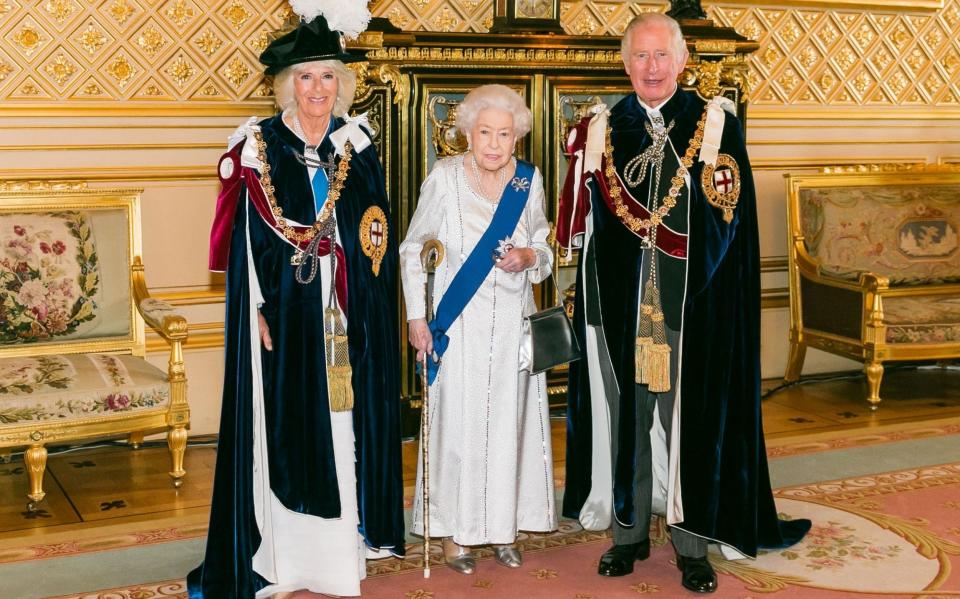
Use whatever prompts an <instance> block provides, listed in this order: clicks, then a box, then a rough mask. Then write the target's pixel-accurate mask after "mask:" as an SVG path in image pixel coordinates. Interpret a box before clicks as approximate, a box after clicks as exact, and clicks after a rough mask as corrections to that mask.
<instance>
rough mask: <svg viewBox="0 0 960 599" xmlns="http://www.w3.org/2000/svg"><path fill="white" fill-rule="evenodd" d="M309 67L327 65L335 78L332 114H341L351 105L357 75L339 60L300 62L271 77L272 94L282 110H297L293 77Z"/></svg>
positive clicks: (355, 88) (345, 112)
mask: <svg viewBox="0 0 960 599" xmlns="http://www.w3.org/2000/svg"><path fill="white" fill-rule="evenodd" d="M309 67H328V68H330V69H331V70H333V74H334V76H335V77H336V78H337V100H336V102H334V103H333V116H343V115H345V114H347V112H348V111H349V110H350V106H352V105H353V96H354V94H356V92H357V75H356V73H354V72H353V71H352V70H350V69H349V68H348V67H347V66H346V65H345V64H343V63H342V62H340V61H339V60H315V61H313V62H301V63H299V64H294V65H290V66H289V67H287V68H285V69H283V70H282V71H280V72H279V73H277V74H276V76H275V77H274V78H273V96H274V98H275V101H276V104H277V107H278V108H280V110H281V111H282V112H287V111H296V110H297V96H296V94H294V91H293V90H294V88H293V79H294V77H295V76H296V75H297V74H299V73H300V72H302V71H303V70H305V69H307V68H309Z"/></svg>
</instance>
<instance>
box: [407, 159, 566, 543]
mask: <svg viewBox="0 0 960 599" xmlns="http://www.w3.org/2000/svg"><path fill="white" fill-rule="evenodd" d="M466 159H467V160H469V157H468V158H466ZM464 160H465V158H464V156H456V157H451V158H446V159H443V160H440V161H438V162H437V164H436V165H435V166H434V168H433V170H432V172H431V173H430V175H429V177H428V178H427V180H426V181H424V183H423V186H422V188H421V190H420V197H419V203H418V206H417V209H416V212H415V214H414V215H413V219H412V220H411V222H410V227H409V229H408V232H407V237H406V239H405V240H404V242H403V243H402V244H401V245H400V267H401V276H402V279H403V291H404V296H405V299H406V307H407V319H408V320H412V319H416V318H423V317H424V311H425V310H424V281H425V275H424V274H423V270H422V267H421V264H420V250H421V248H422V246H423V243H424V241H426V240H428V239H438V240H439V241H440V242H441V243H442V244H443V246H444V248H445V254H446V255H445V257H444V259H443V262H442V263H441V264H440V265H439V266H438V268H437V273H436V278H435V288H434V298H433V305H434V308H436V306H437V305H439V302H440V299H441V297H442V296H443V293H444V291H445V290H446V288H447V286H448V285H449V284H450V283H451V281H452V280H453V278H454V276H455V275H456V273H457V271H458V269H459V268H460V266H461V265H462V264H463V263H464V261H465V260H466V259H467V256H469V255H470V252H471V251H472V250H473V247H474V246H475V245H476V243H477V241H478V240H479V239H480V237H481V236H482V235H483V233H484V231H485V230H486V229H487V227H488V225H489V224H490V221H491V219H492V217H493V214H494V211H495V209H496V204H495V203H493V202H491V201H490V200H487V199H485V198H483V197H481V196H480V195H478V194H477V193H475V192H474V191H473V189H471V188H470V187H469V186H468V184H467V179H466V178H467V176H471V171H469V170H465V168H464ZM543 203H544V192H543V177H542V175H541V174H540V171H539V170H536V171H535V173H534V176H533V181H532V182H531V186H530V196H529V199H528V200H527V204H526V207H525V208H524V211H523V214H522V215H521V217H520V221H519V223H518V224H517V228H516V230H515V231H514V234H513V235H512V236H511V241H512V243H513V245H514V246H516V247H530V248H531V249H533V250H534V251H535V252H536V254H537V263H536V264H535V265H534V266H533V267H532V268H530V269H528V270H526V271H525V272H520V273H508V272H505V271H503V270H500V269H498V268H493V269H491V270H490V272H489V273H488V274H487V277H486V279H485V281H484V282H483V284H482V285H481V286H480V289H479V290H478V291H477V293H476V295H474V297H473V298H472V299H471V300H470V301H469V303H468V304H467V306H466V308H465V309H464V311H463V313H462V314H461V315H460V317H459V318H457V320H456V321H454V323H453V325H452V326H451V327H450V330H449V331H448V332H447V334H448V336H449V337H450V344H449V346H448V348H447V351H446V353H445V354H444V356H443V361H442V364H441V366H440V370H439V373H438V375H437V378H436V380H435V381H434V383H433V385H431V387H430V410H429V422H430V447H429V450H430V535H431V537H447V536H452V537H453V538H454V541H455V542H457V543H458V544H461V545H481V544H489V543H497V544H506V543H512V542H513V541H514V539H515V538H516V535H517V531H519V530H526V531H550V530H554V529H555V528H556V527H557V515H556V509H555V504H554V483H553V459H552V454H551V448H550V423H549V405H548V398H547V387H546V380H545V377H544V375H543V374H540V375H533V376H531V375H530V374H529V372H528V371H526V370H522V368H521V366H522V364H521V362H522V361H525V358H523V355H526V353H527V352H524V351H522V349H521V345H522V343H521V342H522V340H523V338H524V336H525V334H524V332H523V330H524V329H523V318H524V316H526V315H529V314H532V313H533V312H536V311H537V306H536V304H535V303H534V298H533V288H532V284H533V283H539V282H540V281H542V280H543V279H545V278H546V277H547V276H549V274H550V272H551V268H552V263H553V254H552V252H551V250H550V246H549V245H548V244H547V236H548V234H549V231H550V227H549V223H548V222H547V219H546V217H545V215H544V212H543ZM491 260H492V257H491ZM418 462H419V460H418ZM422 466H423V465H422V463H418V466H417V490H416V496H415V499H414V505H413V532H414V533H415V534H423V521H422V515H423V509H422V505H423V504H422V501H423V496H422V485H421V481H422Z"/></svg>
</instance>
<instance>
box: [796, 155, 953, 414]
mask: <svg viewBox="0 0 960 599" xmlns="http://www.w3.org/2000/svg"><path fill="white" fill-rule="evenodd" d="M786 179H787V218H788V231H789V236H790V247H789V253H788V258H789V276H790V353H789V357H788V364H787V370H786V373H785V375H784V378H785V379H786V380H787V381H795V380H797V379H798V378H799V377H800V372H801V369H802V368H803V361H804V357H805V355H806V350H807V347H815V348H817V349H821V350H824V351H827V352H830V353H834V354H838V355H841V356H845V357H848V358H851V359H854V360H858V361H862V362H863V363H864V372H865V374H866V378H867V382H868V390H869V394H868V396H867V400H868V401H869V402H870V404H871V407H872V408H873V409H876V407H877V404H879V402H880V383H881V380H882V378H883V363H884V362H891V361H904V360H947V359H953V358H957V357H960V242H958V231H960V171H958V170H956V169H952V168H949V167H913V168H903V169H900V170H891V171H884V172H876V171H874V172H826V173H822V174H816V175H801V176H790V175H788V176H787V177H786Z"/></svg>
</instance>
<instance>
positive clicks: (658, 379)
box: [644, 343, 670, 393]
mask: <svg viewBox="0 0 960 599" xmlns="http://www.w3.org/2000/svg"><path fill="white" fill-rule="evenodd" d="M646 356H647V360H646V363H645V364H644V374H646V375H647V385H648V386H649V389H650V393H665V392H667V391H669V390H670V346H669V345H667V344H666V343H654V344H652V345H651V346H650V347H649V348H647V354H646Z"/></svg>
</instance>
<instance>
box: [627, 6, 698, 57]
mask: <svg viewBox="0 0 960 599" xmlns="http://www.w3.org/2000/svg"><path fill="white" fill-rule="evenodd" d="M650 25H662V26H663V27H666V28H667V29H668V30H669V31H670V37H671V38H672V41H673V44H672V45H673V52H674V54H675V55H676V58H677V60H679V59H680V57H681V56H683V55H684V52H686V50H687V42H685V41H684V40H683V32H682V31H680V24H679V23H677V22H676V21H675V20H674V19H673V18H672V17H669V16H667V15H665V14H663V13H659V12H642V13H640V14H639V15H637V16H635V17H633V19H632V20H631V21H630V22H629V23H627V28H626V29H624V30H623V38H621V39H620V56H621V57H622V58H623V63H624V64H626V63H627V61H628V60H629V59H630V32H631V31H633V30H634V29H636V28H637V27H648V26H650Z"/></svg>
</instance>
